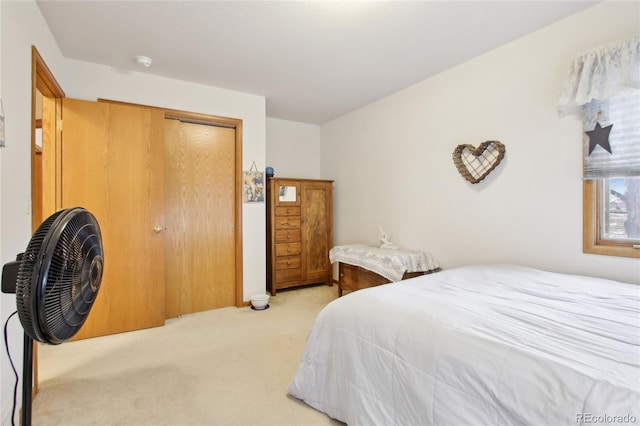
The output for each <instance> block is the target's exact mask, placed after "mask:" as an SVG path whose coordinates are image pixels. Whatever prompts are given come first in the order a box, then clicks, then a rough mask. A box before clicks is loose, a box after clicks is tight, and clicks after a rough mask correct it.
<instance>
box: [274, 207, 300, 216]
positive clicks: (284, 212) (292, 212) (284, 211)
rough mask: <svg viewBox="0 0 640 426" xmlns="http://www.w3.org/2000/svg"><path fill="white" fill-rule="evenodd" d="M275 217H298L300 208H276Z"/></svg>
mask: <svg viewBox="0 0 640 426" xmlns="http://www.w3.org/2000/svg"><path fill="white" fill-rule="evenodd" d="M276 216H300V207H276Z"/></svg>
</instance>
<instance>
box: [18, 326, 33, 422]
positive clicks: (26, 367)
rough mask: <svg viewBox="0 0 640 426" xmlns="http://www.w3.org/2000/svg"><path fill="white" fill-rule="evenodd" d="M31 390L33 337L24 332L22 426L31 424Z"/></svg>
mask: <svg viewBox="0 0 640 426" xmlns="http://www.w3.org/2000/svg"><path fill="white" fill-rule="evenodd" d="M32 392H33V339H32V338H31V337H29V335H28V334H27V333H24V349H23V356H22V415H21V416H20V418H21V422H20V424H21V425H22V426H31V405H32V402H33V401H32V398H33V396H32V395H31V394H32Z"/></svg>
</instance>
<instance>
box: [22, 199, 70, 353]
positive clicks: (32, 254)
mask: <svg viewBox="0 0 640 426" xmlns="http://www.w3.org/2000/svg"><path fill="white" fill-rule="evenodd" d="M62 213H63V210H61V211H59V212H56V213H54V214H52V215H51V216H49V217H48V218H47V219H46V220H45V221H44V222H43V223H42V224H41V225H40V226H39V227H38V229H37V230H36V232H35V233H34V234H33V236H32V237H31V240H30V241H29V245H28V246H27V249H26V251H25V252H24V253H23V254H22V257H21V259H20V266H19V268H18V277H17V280H16V305H17V311H18V317H19V318H20V322H21V323H22V327H23V328H24V331H25V332H26V333H27V334H28V335H29V336H31V338H33V339H35V340H38V341H42V340H43V336H42V333H40V332H39V330H38V327H35V326H34V324H33V320H34V319H35V318H32V316H31V313H32V312H35V310H34V309H35V304H33V297H32V290H33V289H32V286H31V282H32V280H33V279H34V278H35V277H33V275H34V274H35V273H36V271H38V269H39V266H40V265H38V264H37V263H38V262H40V263H41V262H42V256H39V254H40V253H41V252H42V251H43V249H44V247H43V242H44V240H45V237H46V236H47V234H48V233H49V229H50V228H51V225H52V224H53V222H54V221H55V220H56V219H57V218H58V216H60V215H61V214H62ZM36 330H38V331H36Z"/></svg>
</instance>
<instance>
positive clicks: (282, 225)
mask: <svg viewBox="0 0 640 426" xmlns="http://www.w3.org/2000/svg"><path fill="white" fill-rule="evenodd" d="M273 222H274V225H275V227H276V229H300V216H276V217H275V219H274V220H273Z"/></svg>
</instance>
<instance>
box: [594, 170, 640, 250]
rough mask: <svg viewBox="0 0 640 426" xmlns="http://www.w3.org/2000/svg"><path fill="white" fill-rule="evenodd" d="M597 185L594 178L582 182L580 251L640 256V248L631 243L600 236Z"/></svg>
mask: <svg viewBox="0 0 640 426" xmlns="http://www.w3.org/2000/svg"><path fill="white" fill-rule="evenodd" d="M598 186H599V185H597V182H596V181H595V180H587V179H585V180H584V181H583V182H582V251H583V252H584V253H590V254H600V255H605V256H619V257H632V258H640V249H634V248H633V245H632V243H625V242H620V241H612V240H603V239H601V238H600V229H601V228H600V223H599V220H600V215H599V214H598V200H599V199H600V193H599V190H598Z"/></svg>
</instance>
